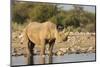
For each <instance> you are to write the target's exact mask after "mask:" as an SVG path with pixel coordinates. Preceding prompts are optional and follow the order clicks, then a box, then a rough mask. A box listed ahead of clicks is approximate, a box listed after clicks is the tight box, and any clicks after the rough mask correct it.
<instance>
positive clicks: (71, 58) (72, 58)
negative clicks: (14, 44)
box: [12, 53, 95, 65]
mask: <svg viewBox="0 0 100 67" xmlns="http://www.w3.org/2000/svg"><path fill="white" fill-rule="evenodd" d="M34 59H35V61H34V64H39V61H40V60H39V59H40V58H39V56H37V55H36V56H34ZM94 60H95V53H90V54H89V53H88V54H69V55H68V54H65V55H64V56H53V63H62V62H79V61H94ZM45 61H46V63H48V62H47V61H48V56H46V60H45ZM12 65H26V64H25V61H24V56H17V57H15V56H12Z"/></svg>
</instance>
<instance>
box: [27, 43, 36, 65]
mask: <svg viewBox="0 0 100 67" xmlns="http://www.w3.org/2000/svg"><path fill="white" fill-rule="evenodd" d="M34 46H35V44H34V43H32V42H31V41H29V42H28V46H27V48H26V63H27V64H28V65H32V64H34V58H33V52H34V51H33V48H34Z"/></svg>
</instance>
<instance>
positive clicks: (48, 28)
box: [27, 22, 55, 45]
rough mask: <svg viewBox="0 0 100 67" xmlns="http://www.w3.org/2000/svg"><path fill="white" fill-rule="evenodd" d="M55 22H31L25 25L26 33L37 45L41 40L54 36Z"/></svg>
mask: <svg viewBox="0 0 100 67" xmlns="http://www.w3.org/2000/svg"><path fill="white" fill-rule="evenodd" d="M54 30H55V24H53V23H51V22H44V23H38V22H32V23H30V24H29V25H28V26H27V35H28V37H29V39H30V40H31V41H32V42H34V43H35V44H37V45H40V44H41V41H43V40H44V39H46V38H48V39H50V38H53V37H54V33H53V32H54Z"/></svg>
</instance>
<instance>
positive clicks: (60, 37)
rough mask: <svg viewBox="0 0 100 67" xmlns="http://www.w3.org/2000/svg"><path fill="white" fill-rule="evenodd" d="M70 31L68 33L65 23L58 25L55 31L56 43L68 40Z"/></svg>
mask: <svg viewBox="0 0 100 67" xmlns="http://www.w3.org/2000/svg"><path fill="white" fill-rule="evenodd" d="M69 33H70V31H69V32H67V33H66V29H65V28H64V26H63V25H57V28H56V33H55V37H56V43H61V42H64V41H67V39H68V35H69Z"/></svg>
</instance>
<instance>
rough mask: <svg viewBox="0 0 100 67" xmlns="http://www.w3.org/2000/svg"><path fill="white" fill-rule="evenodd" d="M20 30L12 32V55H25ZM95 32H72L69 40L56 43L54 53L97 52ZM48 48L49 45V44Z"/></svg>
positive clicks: (36, 51)
mask: <svg viewBox="0 0 100 67" xmlns="http://www.w3.org/2000/svg"><path fill="white" fill-rule="evenodd" d="M19 34H20V31H14V32H12V45H11V46H12V55H13V56H19V55H23V52H24V51H23V49H24V48H21V45H20V43H19V41H20V40H19V39H18V36H19ZM95 46H96V43H95V33H89V32H86V33H83V32H80V33H79V32H70V35H69V36H68V40H67V41H66V42H63V43H56V44H55V45H54V49H53V53H54V55H57V56H58V55H64V54H65V53H68V54H71V53H76V54H79V53H95V50H96V49H95V48H96V47H95ZM47 48H48V45H47ZM34 53H35V54H39V48H38V47H35V52H34ZM46 54H48V49H46Z"/></svg>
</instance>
